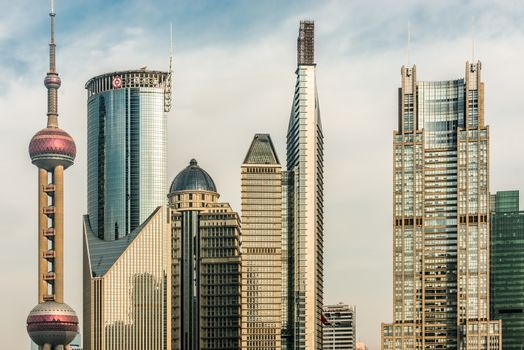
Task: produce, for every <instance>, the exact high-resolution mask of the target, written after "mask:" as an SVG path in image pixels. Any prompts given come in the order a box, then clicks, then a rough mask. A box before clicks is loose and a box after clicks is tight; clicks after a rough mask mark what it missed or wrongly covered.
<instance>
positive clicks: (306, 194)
mask: <svg viewBox="0 0 524 350" xmlns="http://www.w3.org/2000/svg"><path fill="white" fill-rule="evenodd" d="M314 29H315V24H314V22H312V21H302V22H300V30H299V35H298V43H297V61H298V62H297V70H296V75H297V81H296V85H295V95H294V97H293V103H292V107H291V116H290V119H289V127H288V131H287V172H288V174H287V175H286V177H287V183H286V184H284V186H285V187H286V190H285V191H286V193H287V196H288V198H287V199H286V202H287V206H288V207H287V210H286V221H287V222H286V223H284V225H286V226H287V227H286V228H285V232H286V234H287V237H285V240H287V242H288V251H287V254H288V268H287V273H288V281H289V282H288V291H289V293H288V301H287V306H288V313H287V317H288V321H287V330H286V334H285V336H286V339H287V342H286V346H287V347H288V348H289V349H308V350H309V349H321V348H322V323H321V316H322V298H323V270H324V267H323V261H324V259H323V247H324V136H323V134H322V124H321V122H320V108H319V103H318V96H317V82H316V64H315V59H314V56H315V55H314V48H315V45H314Z"/></svg>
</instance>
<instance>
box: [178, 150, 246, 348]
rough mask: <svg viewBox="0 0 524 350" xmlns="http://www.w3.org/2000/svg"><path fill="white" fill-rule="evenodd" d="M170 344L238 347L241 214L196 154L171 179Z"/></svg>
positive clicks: (189, 346) (180, 346) (182, 346)
mask: <svg viewBox="0 0 524 350" xmlns="http://www.w3.org/2000/svg"><path fill="white" fill-rule="evenodd" d="M168 197H169V206H170V216H171V235H172V247H173V251H172V253H173V254H172V344H171V346H172V349H173V350H207V349H215V350H217V349H222V350H230V349H238V348H239V347H240V322H241V319H240V306H241V305H240V292H241V291H240V267H241V265H240V264H241V260H240V218H239V216H238V214H237V213H236V212H234V211H233V210H232V209H231V207H230V206H229V204H227V203H219V202H218V198H219V194H218V192H217V190H216V186H215V183H214V181H213V179H212V178H211V176H209V174H208V173H207V172H206V171H205V170H203V169H202V168H200V167H199V166H198V164H197V162H196V160H194V159H192V160H191V162H190V164H189V166H187V167H186V168H185V169H184V170H182V171H181V172H180V173H179V174H178V175H177V176H176V177H175V179H174V180H173V182H172V183H171V188H170V190H169V195H168Z"/></svg>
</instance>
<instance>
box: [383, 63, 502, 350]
mask: <svg viewBox="0 0 524 350" xmlns="http://www.w3.org/2000/svg"><path fill="white" fill-rule="evenodd" d="M480 73H481V65H480V62H477V63H471V64H470V63H469V62H468V63H466V77H465V79H457V80H449V81H417V79H416V67H415V66H413V67H402V70H401V74H402V85H401V88H400V89H399V109H398V110H399V116H398V131H395V132H394V134H393V154H394V158H393V160H394V162H393V201H394V202H393V204H394V207H393V236H394V240H393V242H394V246H393V261H394V265H393V288H394V290H393V314H394V321H393V323H391V324H383V325H382V349H460V350H462V349H500V346H501V341H500V332H501V329H500V322H499V321H491V320H490V317H489V220H488V218H489V128H488V127H487V126H486V125H485V124H484V83H483V82H482V81H481V77H480Z"/></svg>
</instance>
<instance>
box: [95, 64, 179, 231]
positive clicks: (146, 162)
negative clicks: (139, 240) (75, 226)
mask: <svg viewBox="0 0 524 350" xmlns="http://www.w3.org/2000/svg"><path fill="white" fill-rule="evenodd" d="M86 89H87V92H88V95H87V97H88V99H87V111H88V112H87V132H88V133H87V179H88V184H87V192H88V204H87V213H88V215H89V221H90V225H91V229H92V230H93V232H94V233H95V235H97V236H98V237H99V238H101V239H104V240H114V239H119V238H122V237H124V236H126V235H127V234H129V233H130V232H132V231H133V230H134V229H135V228H136V227H138V226H139V225H140V224H141V223H142V222H143V221H144V220H145V219H146V218H147V217H149V215H150V214H151V212H152V211H153V210H154V209H155V208H156V207H157V206H161V205H164V204H165V203H166V192H167V112H168V111H169V108H170V106H171V101H170V99H171V74H170V72H159V71H147V70H133V71H122V72H113V73H108V74H103V75H100V76H97V77H94V78H92V79H90V80H89V81H88V82H87V83H86Z"/></svg>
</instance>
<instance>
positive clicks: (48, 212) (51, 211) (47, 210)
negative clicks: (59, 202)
mask: <svg viewBox="0 0 524 350" xmlns="http://www.w3.org/2000/svg"><path fill="white" fill-rule="evenodd" d="M55 212H56V208H55V207H54V206H49V207H44V214H45V215H47V216H49V217H51V216H53V215H55Z"/></svg>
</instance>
